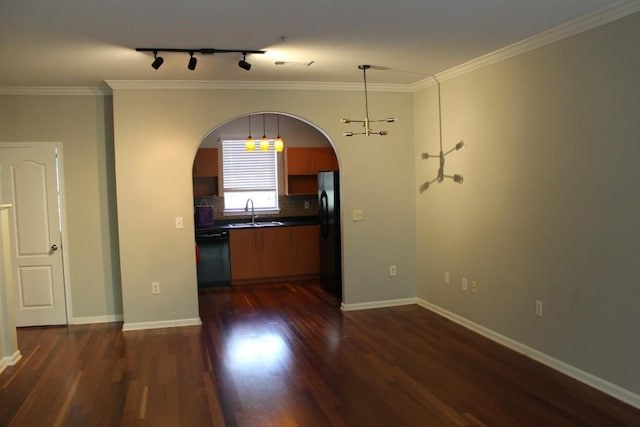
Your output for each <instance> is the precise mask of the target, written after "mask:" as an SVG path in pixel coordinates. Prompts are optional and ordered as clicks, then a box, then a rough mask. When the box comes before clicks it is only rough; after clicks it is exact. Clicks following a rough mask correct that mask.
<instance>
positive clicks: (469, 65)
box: [0, 0, 640, 96]
mask: <svg viewBox="0 0 640 427" xmlns="http://www.w3.org/2000/svg"><path fill="white" fill-rule="evenodd" d="M639 11H640V0H623V1H620V2H618V3H616V4H614V5H613V6H610V7H608V8H605V9H602V10H599V11H597V12H594V13H591V14H589V15H585V16H583V17H581V18H578V19H575V20H573V21H570V22H568V23H566V24H562V25H559V26H557V27H555V28H552V29H550V30H547V31H545V32H543V33H540V34H536V35H535V36H532V37H529V38H527V39H524V40H521V41H519V42H516V43H513V44H511V45H508V46H505V47H503V48H501V49H498V50H495V51H493V52H490V53H488V54H486V55H482V56H480V57H478V58H475V59H472V60H470V61H468V62H465V63H463V64H460V65H457V66H455V67H452V68H449V69H448V70H445V71H442V72H440V73H437V74H436V76H437V78H438V80H439V81H441V82H442V81H446V80H450V79H453V78H455V77H459V76H461V75H463V74H466V73H469V72H472V71H474V70H477V69H479V68H482V67H486V66H489V65H493V64H496V63H498V62H500V61H504V60H506V59H509V58H512V57H514V56H517V55H521V54H523V53H526V52H530V51H532V50H534V49H537V48H539V47H543V46H546V45H549V44H551V43H554V42H557V41H559V40H562V39H565V38H568V37H571V36H574V35H576V34H580V33H582V32H585V31H588V30H590V29H592V28H595V27H599V26H601V25H604V24H607V23H609V22H613V21H615V20H617V19H621V18H624V17H625V16H628V15H631V14H633V13H636V12H639ZM105 83H106V84H107V86H108V87H37V86H34V87H22V86H0V95H93V96H96V95H98V96H104V95H111V93H112V91H111V89H118V90H119V89H161V90H166V89H174V90H222V89H230V90H231V89H233V90H318V91H327V90H335V91H342V92H346V91H361V90H362V84H361V83H340V82H276V81H265V82H259V81H246V82H243V81H215V80H211V81H205V80H107V81H105ZM435 84H436V81H435V80H434V78H433V77H427V78H425V79H422V80H420V81H418V82H415V83H412V84H391V83H389V84H384V83H378V84H376V83H369V84H367V89H368V90H370V91H372V92H408V93H413V92H417V91H420V90H422V89H426V88H428V87H431V86H434V85H435Z"/></svg>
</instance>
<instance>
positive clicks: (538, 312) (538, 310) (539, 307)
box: [536, 300, 542, 317]
mask: <svg viewBox="0 0 640 427" xmlns="http://www.w3.org/2000/svg"><path fill="white" fill-rule="evenodd" d="M536 316H540V317H542V301H540V300H536Z"/></svg>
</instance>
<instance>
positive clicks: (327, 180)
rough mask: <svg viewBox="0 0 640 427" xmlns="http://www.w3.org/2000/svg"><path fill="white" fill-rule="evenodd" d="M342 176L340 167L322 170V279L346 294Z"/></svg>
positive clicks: (336, 292) (329, 287) (330, 288)
mask: <svg viewBox="0 0 640 427" xmlns="http://www.w3.org/2000/svg"><path fill="white" fill-rule="evenodd" d="M338 178H339V176H338V171H328V172H319V173H318V202H319V205H318V206H319V210H318V214H319V217H320V279H321V281H322V286H324V287H325V289H327V290H328V291H329V292H331V293H332V294H334V295H336V296H338V297H342V255H341V251H340V247H341V245H340V181H339V179H338Z"/></svg>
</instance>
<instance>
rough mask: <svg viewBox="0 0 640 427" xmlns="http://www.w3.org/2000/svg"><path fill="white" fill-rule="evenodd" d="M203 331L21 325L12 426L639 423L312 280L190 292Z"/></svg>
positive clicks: (463, 333) (567, 382)
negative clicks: (342, 301)
mask: <svg viewBox="0 0 640 427" xmlns="http://www.w3.org/2000/svg"><path fill="white" fill-rule="evenodd" d="M200 312H201V317H202V320H203V325H202V327H184V328H168V329H159V330H150V331H132V332H126V333H122V332H121V326H122V325H121V324H100V325H88V326H70V327H52V328H26V329H20V330H19V331H18V339H19V347H20V349H21V351H22V353H23V360H22V361H21V362H20V363H18V364H17V365H16V366H14V367H9V368H7V369H6V370H5V371H4V372H3V373H2V374H0V425H2V426H5V425H10V426H62V425H65V426H67V425H69V426H94V425H96V426H98V425H104V426H120V425H123V426H138V425H140V426H209V425H215V426H222V425H225V424H226V425H228V426H441V425H442V426H482V425H486V426H640V410H637V409H634V408H632V407H630V406H628V405H625V404H623V403H621V402H619V401H617V400H615V399H613V398H611V397H608V396H607V395H604V394H602V393H600V392H598V391H596V390H593V389H591V388H589V387H587V386H585V385H583V384H581V383H578V382H577V381H575V380H572V379H570V378H568V377H565V376H563V375H561V374H559V373H557V372H555V371H553V370H551V369H549V368H547V367H545V366H542V365H540V364H538V363H536V362H534V361H532V360H530V359H527V358H526V357H524V356H522V355H519V354H517V353H514V352H512V351H510V350H508V349H506V348H504V347H501V346H499V345H497V344H495V343H493V342H491V341H489V340H487V339H485V338H483V337H481V336H478V335H476V334H474V333H472V332H470V331H468V330H466V329H464V328H462V327H460V326H458V325H456V324H454V323H452V322H450V321H448V320H446V319H443V318H442V317H439V316H437V315H435V314H433V313H431V312H429V311H428V310H425V309H423V308H420V307H418V306H404V307H394V308H385V309H376V310H365V311H358V312H347V313H342V312H341V311H340V309H339V301H338V300H337V299H335V298H334V297H332V296H330V295H328V294H326V293H324V292H323V290H322V289H321V288H320V287H319V286H317V285H316V284H314V283H303V282H301V283H287V284H273V285H269V284H265V285H256V286H251V287H240V288H235V289H233V290H216V291H212V292H208V293H203V294H201V295H200Z"/></svg>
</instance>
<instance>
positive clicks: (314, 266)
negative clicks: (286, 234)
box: [288, 225, 320, 276]
mask: <svg viewBox="0 0 640 427" xmlns="http://www.w3.org/2000/svg"><path fill="white" fill-rule="evenodd" d="M288 228H289V229H290V239H291V240H290V241H291V244H290V248H291V250H292V252H291V259H290V262H289V268H290V270H289V274H291V275H292V276H309V275H316V274H320V226H318V225H300V226H297V227H288Z"/></svg>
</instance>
